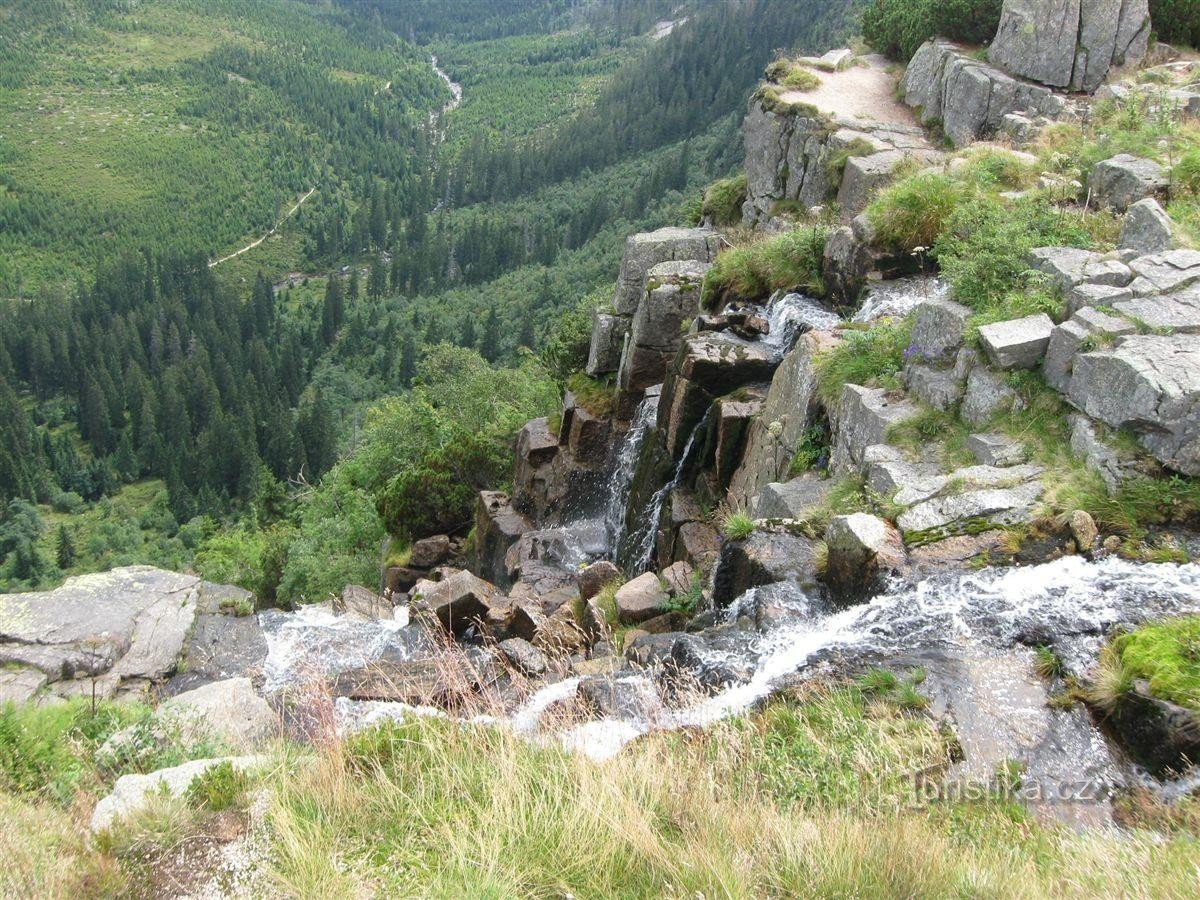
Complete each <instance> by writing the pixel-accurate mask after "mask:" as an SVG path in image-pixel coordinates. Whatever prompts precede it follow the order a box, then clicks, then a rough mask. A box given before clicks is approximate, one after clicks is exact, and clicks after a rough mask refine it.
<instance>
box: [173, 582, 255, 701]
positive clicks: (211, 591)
mask: <svg viewBox="0 0 1200 900" xmlns="http://www.w3.org/2000/svg"><path fill="white" fill-rule="evenodd" d="M253 600H254V596H253V595H252V594H251V593H250V592H249V591H246V590H243V589H242V588H239V587H234V586H232V585H212V584H207V583H202V584H201V586H200V597H199V600H198V601H197V603H196V619H195V622H194V623H193V625H192V631H191V633H190V634H189V635H188V638H187V641H186V642H185V643H184V649H183V657H182V658H181V660H180V663H179V667H178V670H177V671H176V674H175V675H174V677H173V678H171V680H170V681H169V682H167V684H166V686H165V688H164V691H165V692H166V693H167V694H177V693H179V692H180V691H186V690H190V689H191V688H194V687H199V686H200V685H202V684H206V683H208V682H210V681H221V680H223V679H226V678H235V677H237V676H241V675H245V676H248V677H250V678H257V677H258V676H259V675H260V674H261V673H262V666H263V663H264V662H265V660H266V658H267V640H266V637H265V636H264V635H263V630H262V624H261V622H260V621H259V617H258V616H257V615H248V616H247V615H238V614H237V611H238V610H239V608H241V609H244V608H245V605H246V604H250V605H251V607H252V606H253Z"/></svg>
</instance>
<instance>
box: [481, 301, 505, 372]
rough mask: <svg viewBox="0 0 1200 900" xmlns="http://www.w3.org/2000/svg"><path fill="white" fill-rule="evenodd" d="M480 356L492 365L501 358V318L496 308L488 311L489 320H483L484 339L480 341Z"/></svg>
mask: <svg viewBox="0 0 1200 900" xmlns="http://www.w3.org/2000/svg"><path fill="white" fill-rule="evenodd" d="M479 355H480V356H482V357H483V358H484V359H486V360H487V361H488V362H490V363H494V362H495V361H496V360H497V359H499V358H500V318H499V317H498V316H497V315H496V307H494V306H493V307H490V308H489V309H488V314H487V318H485V319H484V320H483V337H482V338H480V340H479Z"/></svg>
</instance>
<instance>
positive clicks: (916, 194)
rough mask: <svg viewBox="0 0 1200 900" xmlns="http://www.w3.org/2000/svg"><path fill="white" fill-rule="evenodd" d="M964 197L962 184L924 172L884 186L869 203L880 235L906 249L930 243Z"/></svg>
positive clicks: (925, 245) (902, 249) (869, 210)
mask: <svg viewBox="0 0 1200 900" xmlns="http://www.w3.org/2000/svg"><path fill="white" fill-rule="evenodd" d="M963 199H964V190H963V187H962V185H961V184H959V183H958V182H956V181H954V180H953V179H951V178H949V177H947V176H945V175H942V174H939V173H936V172H923V173H921V174H919V175H913V176H912V177H910V178H905V179H904V180H902V181H899V182H897V183H895V184H893V185H891V186H890V187H888V188H886V189H885V190H883V191H882V192H881V193H880V194H879V196H877V197H876V198H875V199H874V200H872V201H871V203H870V205H869V206H868V207H867V217H868V218H869V219H870V220H871V225H872V226H873V227H874V228H875V234H876V237H877V239H878V240H879V241H880V242H881V243H883V244H885V245H887V246H889V247H891V248H893V249H895V250H899V251H902V252H905V253H908V252H911V251H913V250H914V249H915V248H917V247H926V248H928V247H931V246H932V245H933V242H934V241H935V240H936V239H937V237H938V235H940V234H941V233H942V231H943V229H944V228H945V224H946V221H947V220H948V219H949V218H950V216H951V215H952V214H953V213H954V211H955V210H956V209H957V208H958V206H959V204H960V203H961V202H962V201H963Z"/></svg>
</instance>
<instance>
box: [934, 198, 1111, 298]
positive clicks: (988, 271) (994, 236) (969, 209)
mask: <svg viewBox="0 0 1200 900" xmlns="http://www.w3.org/2000/svg"><path fill="white" fill-rule="evenodd" d="M1095 244H1096V240H1095V237H1094V236H1093V233H1092V231H1091V230H1090V228H1089V227H1088V224H1087V223H1086V222H1085V221H1084V220H1083V219H1081V217H1080V216H1079V215H1078V214H1076V213H1069V212H1065V211H1062V210H1058V209H1055V208H1053V207H1052V206H1051V205H1050V204H1049V203H1048V202H1047V200H1046V199H1045V198H1044V197H1030V198H1027V199H1022V200H1019V201H1017V202H1016V203H1013V204H1005V203H1003V202H1001V201H1000V200H997V199H992V198H988V197H984V196H976V197H974V198H973V199H972V202H970V203H963V204H961V205H959V206H958V207H956V208H955V209H954V210H953V212H951V213H950V215H949V216H948V217H947V219H946V220H945V222H944V224H943V226H942V229H941V233H940V234H939V235H938V237H937V239H936V240H935V241H934V242H933V250H934V255H935V256H936V258H937V261H938V266H939V267H940V268H941V271H942V274H943V275H944V276H945V277H946V278H947V279H948V280H949V281H950V283H951V284H952V285H954V296H955V299H956V300H958V301H959V302H960V303H964V304H966V305H967V306H971V307H974V308H976V309H979V308H982V307H984V306H986V305H987V304H989V303H995V302H996V301H998V300H1000V299H1001V298H1003V297H1005V296H1006V295H1008V294H1009V293H1010V292H1012V291H1017V290H1024V289H1025V287H1026V286H1027V280H1026V277H1025V276H1026V273H1027V272H1029V268H1028V265H1027V264H1026V257H1027V256H1028V255H1029V251H1031V250H1033V249H1034V248H1035V247H1048V246H1069V247H1083V248H1090V247H1093V246H1094V245H1095Z"/></svg>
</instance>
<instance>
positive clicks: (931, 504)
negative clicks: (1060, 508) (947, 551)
mask: <svg viewBox="0 0 1200 900" xmlns="http://www.w3.org/2000/svg"><path fill="white" fill-rule="evenodd" d="M1042 490H1043V489H1042V485H1041V483H1040V481H1029V482H1025V483H1023V484H1018V485H1016V486H1014V487H1010V488H983V489H981V490H968V491H963V492H962V493H960V494H952V495H949V496H940V497H935V498H933V499H932V500H926V501H925V502H924V503H918V504H917V505H916V506H913V507H911V508H909V509H908V510H906V511H904V512H903V513H901V514H900V516H899V518H897V520H896V524H897V525H899V526H900V530H901V531H903V532H904V538H905V540H906V541H909V542H913V541H915V542H917V543H922V542H924V541H926V540H931V539H932V540H936V539H938V538H942V537H949V536H951V535H955V534H963V533H966V532H969V531H971V530H976V529H978V528H979V527H980V526H981V525H1015V524H1018V523H1021V522H1028V521H1030V520H1031V519H1032V518H1033V514H1034V510H1035V505H1036V503H1037V501H1038V500H1039V499H1040V498H1041V496H1042Z"/></svg>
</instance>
